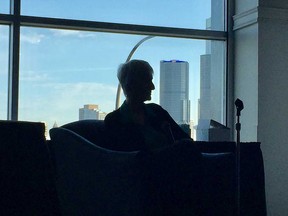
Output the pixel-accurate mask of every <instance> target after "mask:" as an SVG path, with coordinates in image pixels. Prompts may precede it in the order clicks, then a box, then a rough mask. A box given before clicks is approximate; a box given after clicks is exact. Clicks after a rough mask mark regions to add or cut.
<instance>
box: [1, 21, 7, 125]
mask: <svg viewBox="0 0 288 216" xmlns="http://www.w3.org/2000/svg"><path fill="white" fill-rule="evenodd" d="M8 49H9V27H8V26H3V25H0V119H2V120H6V119H7V103H8V102H7V99H8Z"/></svg>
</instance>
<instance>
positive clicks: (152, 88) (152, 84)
mask: <svg viewBox="0 0 288 216" xmlns="http://www.w3.org/2000/svg"><path fill="white" fill-rule="evenodd" d="M154 89H155V85H154V83H153V82H151V90H154Z"/></svg>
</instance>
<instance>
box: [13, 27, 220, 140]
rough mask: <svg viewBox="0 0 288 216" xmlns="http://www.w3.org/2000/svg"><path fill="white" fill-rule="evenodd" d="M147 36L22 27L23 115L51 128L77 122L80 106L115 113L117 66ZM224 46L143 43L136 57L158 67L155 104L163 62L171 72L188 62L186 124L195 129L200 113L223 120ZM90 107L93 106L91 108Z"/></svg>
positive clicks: (172, 40)
mask: <svg viewBox="0 0 288 216" xmlns="http://www.w3.org/2000/svg"><path fill="white" fill-rule="evenodd" d="M144 37H145V36H139V35H127V34H111V33H92V32H80V31H69V30H53V29H40V28H22V29H21V56H20V104H19V107H20V108H19V119H20V120H33V121H44V122H46V123H47V126H48V128H49V129H50V128H51V127H53V125H54V124H55V123H57V125H62V124H65V123H68V122H71V121H76V120H78V119H79V117H80V116H79V115H80V114H79V112H80V110H79V109H81V108H84V105H98V107H95V106H90V108H91V109H97V110H98V111H99V113H101V114H105V113H108V112H111V111H113V110H114V109H115V101H116V92H117V85H118V80H117V78H116V71H117V68H118V66H119V64H120V63H123V62H125V60H126V58H127V56H128V54H129V53H130V51H131V50H132V48H133V47H134V46H135V45H136V44H137V43H138V42H139V41H140V40H141V39H143V38H144ZM224 44H225V43H224V42H213V41H207V42H205V41H203V40H191V39H177V38H166V37H153V38H151V39H149V40H147V41H145V42H144V43H143V44H142V45H140V46H139V47H138V49H137V50H136V52H135V53H134V55H133V57H132V58H134V59H144V60H146V61H148V62H149V63H150V64H151V65H152V67H153V68H154V84H155V86H156V89H155V91H154V92H153V94H152V102H155V103H160V97H161V94H160V70H164V72H165V69H163V67H162V66H163V65H164V64H165V65H166V64H167V65H168V66H167V65H166V66H167V67H168V69H167V67H166V69H167V71H168V70H169V67H170V66H169V64H170V65H171V67H174V66H173V64H178V63H183V62H184V64H187V65H188V67H187V70H188V74H189V76H187V77H186V78H185V79H189V80H188V82H189V88H188V89H189V90H188V91H189V92H188V97H189V98H188V100H187V101H186V102H187V103H186V104H188V105H189V104H190V106H186V107H190V108H189V112H188V111H187V112H188V113H189V114H190V117H189V115H188V114H187V115H186V116H188V118H189V119H186V120H187V122H186V123H187V124H190V123H191V128H192V129H193V126H195V125H196V124H197V122H198V118H199V117H201V118H212V117H213V119H214V120H216V121H219V122H221V123H223V122H224V112H225V110H224V104H225V88H224V87H225V70H224V56H225V46H224ZM171 60H173V61H171ZM176 60H178V61H176ZM161 73H162V72H161ZM175 73H176V71H175ZM202 74H204V75H202ZM163 79H164V78H163ZM200 82H201V83H202V85H200ZM203 83H204V84H203ZM203 86H204V87H203ZM205 86H206V87H205ZM203 91H205V96H203ZM200 96H201V97H200ZM123 99H124V97H123V95H122V96H121V100H122V101H123ZM189 101H190V103H189ZM199 101H200V102H199ZM203 101H205V104H204V102H203ZM199 103H200V104H199ZM85 108H86V109H89V106H85ZM199 108H200V109H205V110H206V109H207V112H206V111H205V113H207V114H205V116H204V114H202V112H199ZM175 120H177V119H175ZM177 121H178V120H177ZM192 132H194V131H193V130H192ZM194 138H195V137H194Z"/></svg>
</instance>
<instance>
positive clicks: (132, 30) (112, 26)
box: [0, 0, 234, 127]
mask: <svg viewBox="0 0 288 216" xmlns="http://www.w3.org/2000/svg"><path fill="white" fill-rule="evenodd" d="M233 2H234V1H232V0H226V2H225V6H224V8H225V11H224V15H225V30H224V31H215V30H198V29H188V28H172V27H158V26H148V25H133V24H120V23H108V22H97V21H89V20H76V19H59V18H46V17H38V16H23V15H21V0H10V6H11V8H10V14H0V24H4V25H9V27H10V34H9V75H8V77H9V78H8V108H7V109H8V112H7V119H8V120H16V121H17V120H18V108H19V107H18V106H19V104H18V103H19V55H20V28H21V27H41V28H55V29H66V30H78V31H92V32H107V33H122V34H137V35H145V36H148V35H151V36H165V37H175V38H185V39H204V40H218V41H223V42H226V47H227V51H226V53H227V55H226V65H225V67H226V80H227V82H226V92H227V93H226V95H225V97H226V110H225V111H224V112H225V115H226V124H227V125H228V126H231V127H233V124H231V122H232V119H233V117H232V119H231V117H230V118H229V116H231V115H230V114H231V113H232V112H233V105H231V104H232V103H230V102H231V100H233V92H232V91H231V90H232V89H233V85H232V83H233V75H232V74H231V71H233V62H232V59H233V58H232V57H233V55H232V53H233V52H232V51H233V35H232V34H231V33H230V32H232V22H233V20H232V19H231V18H229V17H232V16H231V14H233V8H234V3H233ZM229 104H230V105H229Z"/></svg>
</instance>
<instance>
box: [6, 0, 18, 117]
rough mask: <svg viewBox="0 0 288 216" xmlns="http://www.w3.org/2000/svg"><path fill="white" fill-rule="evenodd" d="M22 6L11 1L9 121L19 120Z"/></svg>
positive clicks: (16, 0)
mask: <svg viewBox="0 0 288 216" xmlns="http://www.w3.org/2000/svg"><path fill="white" fill-rule="evenodd" d="M20 4H21V0H11V8H10V13H11V14H12V15H13V21H12V24H11V25H10V34H9V75H8V112H7V113H8V114H7V115H8V116H7V119H8V120H18V102H19V56H20V55H19V54H20Z"/></svg>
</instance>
